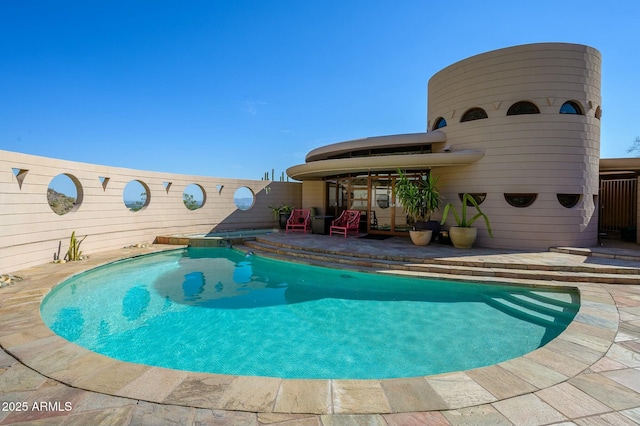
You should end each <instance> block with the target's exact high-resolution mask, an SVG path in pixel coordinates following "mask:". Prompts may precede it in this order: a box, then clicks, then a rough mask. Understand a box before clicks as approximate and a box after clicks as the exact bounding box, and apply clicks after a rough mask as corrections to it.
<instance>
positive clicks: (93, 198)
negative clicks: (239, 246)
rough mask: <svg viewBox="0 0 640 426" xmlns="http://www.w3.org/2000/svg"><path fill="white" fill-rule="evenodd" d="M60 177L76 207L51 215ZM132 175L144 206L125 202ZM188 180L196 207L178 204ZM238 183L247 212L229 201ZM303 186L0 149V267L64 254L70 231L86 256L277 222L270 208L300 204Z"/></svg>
mask: <svg viewBox="0 0 640 426" xmlns="http://www.w3.org/2000/svg"><path fill="white" fill-rule="evenodd" d="M60 174H66V175H68V176H69V177H71V179H72V180H73V181H74V182H76V186H77V188H78V193H77V201H78V202H77V204H76V206H75V207H73V208H72V209H71V211H69V212H68V213H66V214H63V215H59V214H56V213H54V211H53V210H52V208H51V207H50V205H49V202H48V201H47V188H48V186H49V184H50V182H51V181H52V179H53V178H54V177H55V176H58V175H60ZM132 180H138V181H140V182H142V183H143V184H144V185H145V186H146V188H148V195H147V201H148V202H147V205H146V206H145V207H143V208H142V209H140V210H138V211H135V212H134V211H131V210H130V208H129V207H127V206H126V205H125V204H124V200H123V192H124V189H125V186H126V185H127V184H128V183H129V182H130V181H132ZM190 184H196V185H198V186H199V187H200V188H201V189H202V191H203V192H204V195H205V199H204V204H203V205H202V207H200V208H198V209H195V210H189V209H188V208H187V207H185V203H184V202H183V191H184V189H185V188H186V187H187V186H188V185H190ZM241 187H246V188H248V190H249V193H250V194H251V193H252V194H253V196H254V197H253V198H254V199H253V205H252V206H251V208H249V209H248V210H241V209H238V207H237V206H236V204H235V202H234V194H235V192H236V190H237V189H238V188H241ZM301 188H302V185H301V184H299V183H293V182H272V181H265V180H242V179H224V178H215V177H204V176H192V175H181V174H175V173H162V172H151V171H144V170H134V169H125V168H118V167H109V166H102V165H96V164H87V163H79V162H74V161H66V160H58V159H53V158H47V157H39V156H34V155H27V154H22V153H16V152H9V151H1V150H0V206H1V210H0V272H2V273H9V272H12V271H15V270H19V269H22V268H26V267H29V266H34V265H38V264H42V263H46V262H50V261H52V260H53V258H54V254H55V253H57V252H58V247H59V245H60V244H61V250H60V254H61V257H62V256H64V254H65V252H66V250H67V246H68V244H69V238H70V236H71V233H72V232H73V231H75V232H76V235H77V236H81V237H83V236H85V235H87V238H86V239H85V240H84V242H83V243H82V246H81V250H82V251H83V252H84V253H86V254H89V255H90V254H91V253H92V252H98V251H102V250H111V249H116V248H121V247H124V246H128V245H132V244H136V243H143V242H153V241H154V239H155V237H156V236H158V235H170V234H191V233H207V232H210V231H212V230H232V229H248V228H251V229H258V228H271V227H276V226H277V221H276V220H274V219H273V217H272V213H271V210H270V209H269V208H268V206H270V205H278V204H280V203H288V204H293V205H298V206H299V205H300V200H301V198H302V195H301ZM245 192H246V191H245Z"/></svg>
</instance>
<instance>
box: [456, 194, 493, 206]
mask: <svg viewBox="0 0 640 426" xmlns="http://www.w3.org/2000/svg"><path fill="white" fill-rule="evenodd" d="M468 194H469V195H471V198H473V199H474V200H475V202H476V203H478V205H480V204H482V203H484V200H485V199H486V198H487V193H486V192H475V193H468ZM463 197H464V194H463V193H462V192H459V193H458V198H460V201H462V198H463ZM467 206H473V204H471V203H470V202H469V201H467Z"/></svg>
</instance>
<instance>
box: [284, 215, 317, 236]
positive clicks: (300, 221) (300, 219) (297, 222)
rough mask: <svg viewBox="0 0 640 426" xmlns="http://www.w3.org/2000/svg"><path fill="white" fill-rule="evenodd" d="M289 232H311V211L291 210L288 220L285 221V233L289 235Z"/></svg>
mask: <svg viewBox="0 0 640 426" xmlns="http://www.w3.org/2000/svg"><path fill="white" fill-rule="evenodd" d="M289 230H291V232H295V231H304V233H305V234H306V233H307V231H309V232H311V210H310V209H293V210H292V211H291V216H289V220H287V227H286V229H285V233H289Z"/></svg>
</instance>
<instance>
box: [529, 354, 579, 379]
mask: <svg viewBox="0 0 640 426" xmlns="http://www.w3.org/2000/svg"><path fill="white" fill-rule="evenodd" d="M524 357H525V358H527V359H530V360H532V361H535V362H537V363H538V364H540V365H544V366H545V367H548V368H550V369H552V370H554V371H556V372H558V373H560V374H562V375H564V376H567V377H573V376H575V375H577V374H579V373H581V372H582V371H584V370H586V369H587V368H589V364H588V363H586V362H582V361H580V360H577V359H575V358H572V357H569V356H566V355H563V354H561V353H558V352H554V351H552V350H549V349H547V348H546V347H542V348H540V349H536V350H535V351H533V352H530V353H528V354H526V355H525V356H524Z"/></svg>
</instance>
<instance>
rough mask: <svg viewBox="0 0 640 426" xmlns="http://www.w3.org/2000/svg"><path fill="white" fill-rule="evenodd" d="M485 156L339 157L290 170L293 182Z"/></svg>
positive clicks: (459, 162) (461, 161)
mask: <svg viewBox="0 0 640 426" xmlns="http://www.w3.org/2000/svg"><path fill="white" fill-rule="evenodd" d="M483 156H484V151H476V150H461V151H452V152H439V153H431V154H412V155H402V154H399V155H381V156H374V157H353V158H336V159H332V160H318V161H312V162H309V163H305V164H299V165H297V166H293V167H289V168H288V169H287V175H289V176H290V177H291V178H292V179H296V180H305V179H311V180H312V179H319V178H322V177H325V176H332V175H340V174H345V173H360V172H376V171H378V172H382V171H389V170H397V169H402V170H404V169H429V168H431V167H435V166H459V165H465V164H471V163H473V162H475V161H478V160H479V159H481V158H482V157H483Z"/></svg>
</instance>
